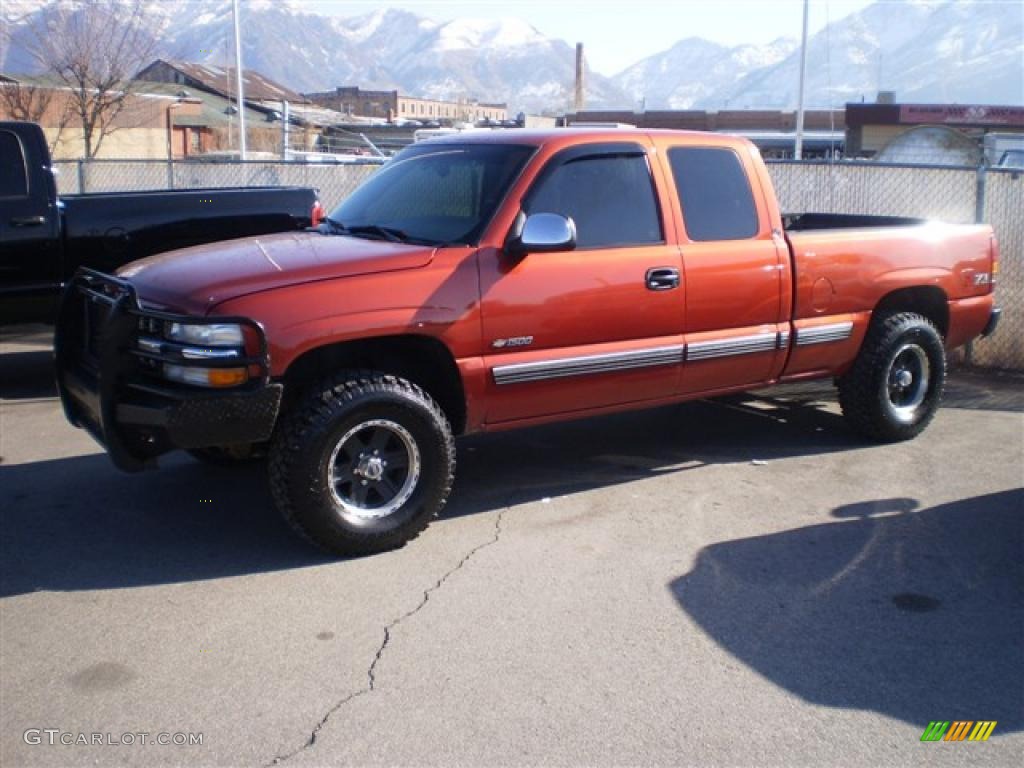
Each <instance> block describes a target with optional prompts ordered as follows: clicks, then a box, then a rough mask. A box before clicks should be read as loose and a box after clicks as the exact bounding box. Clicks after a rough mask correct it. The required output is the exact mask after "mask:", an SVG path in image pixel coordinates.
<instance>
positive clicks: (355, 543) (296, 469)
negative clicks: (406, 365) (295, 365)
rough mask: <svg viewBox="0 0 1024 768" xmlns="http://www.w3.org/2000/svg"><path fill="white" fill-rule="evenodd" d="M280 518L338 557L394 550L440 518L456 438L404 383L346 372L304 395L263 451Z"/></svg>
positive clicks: (424, 398) (436, 409)
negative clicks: (267, 462)
mask: <svg viewBox="0 0 1024 768" xmlns="http://www.w3.org/2000/svg"><path fill="white" fill-rule="evenodd" d="M269 475H270V489H271V493H272V494H273V497H274V502H275V503H276V504H277V507H278V509H279V510H280V511H281V513H282V514H283V515H284V518H285V520H287V521H288V523H289V524H291V526H292V527H293V528H294V529H296V530H297V531H298V532H299V533H300V534H301V535H303V536H305V537H306V538H307V539H309V540H310V541H312V542H313V543H314V544H316V545H317V546H319V547H321V548H322V549H325V550H327V551H329V552H332V553H334V554H338V555H366V554H372V553H375V552H383V551H385V550H389V549H395V548H396V547H400V546H402V545H403V544H405V543H406V542H407V541H410V540H411V539H413V538H415V537H416V536H417V534H419V532H420V531H422V530H423V529H424V528H426V527H427V525H428V524H429V523H430V521H431V520H432V519H433V518H434V517H435V516H436V515H437V514H438V512H440V511H441V508H442V507H443V506H444V503H445V501H446V500H447V498H448V493H449V492H450V490H451V487H452V482H453V480H454V478H455V440H454V438H453V437H452V430H451V427H450V426H449V424H448V420H447V419H446V418H445V415H444V413H443V412H442V411H441V408H440V406H438V404H437V403H436V402H434V400H433V399H432V398H431V397H430V396H429V395H427V394H426V393H425V392H424V391H423V390H422V389H420V388H419V387H417V386H416V385H415V384H412V383H411V382H409V381H406V380H405V379H401V378H398V377H396V376H390V375H386V374H382V373H376V372H346V373H343V374H341V375H339V376H337V377H335V378H333V379H330V380H328V381H326V382H323V383H321V384H319V385H317V386H315V387H313V388H312V389H311V390H309V391H308V392H307V393H306V395H305V396H304V398H303V399H302V400H301V401H300V402H297V403H296V404H295V405H294V406H293V407H292V408H291V409H290V411H289V412H288V413H286V414H285V415H284V416H283V418H282V421H281V424H280V425H279V428H278V430H277V433H276V434H275V437H274V439H273V441H272V442H271V446H270V462H269Z"/></svg>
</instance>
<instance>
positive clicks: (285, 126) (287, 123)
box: [281, 99, 305, 160]
mask: <svg viewBox="0 0 1024 768" xmlns="http://www.w3.org/2000/svg"><path fill="white" fill-rule="evenodd" d="M291 122H292V110H291V105H290V104H288V100H287V99H286V100H285V101H284V115H283V116H282V118H281V159H282V160H288V141H289V133H290V132H291ZM303 149H305V147H303Z"/></svg>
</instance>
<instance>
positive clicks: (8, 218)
mask: <svg viewBox="0 0 1024 768" xmlns="http://www.w3.org/2000/svg"><path fill="white" fill-rule="evenodd" d="M37 133H38V128H36V127H35V126H32V125H28V124H7V125H4V126H0V300H2V303H3V304H4V313H3V314H4V316H5V317H6V316H7V315H8V314H12V315H16V317H11V318H8V319H25V320H29V319H37V318H35V317H29V316H28V315H26V314H25V312H26V311H27V310H26V302H31V303H36V302H40V301H42V302H46V301H47V300H49V299H52V298H53V297H55V296H56V293H57V289H58V286H59V283H60V278H61V275H60V252H59V240H58V232H57V215H56V210H55V209H54V205H53V204H52V200H53V195H54V194H55V193H54V192H53V185H52V176H49V174H50V171H49V168H47V167H45V160H46V157H45V154H43V153H44V151H45V147H44V146H42V145H41V144H40V141H41V139H40V137H39V136H37Z"/></svg>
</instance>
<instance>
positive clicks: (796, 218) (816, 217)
mask: <svg viewBox="0 0 1024 768" xmlns="http://www.w3.org/2000/svg"><path fill="white" fill-rule="evenodd" d="M927 223H928V220H927V219H914V218H910V217H906V216H866V215H862V214H856V213H784V214H782V225H783V228H784V229H785V230H786V231H787V232H806V231H808V230H820V229H863V228H864V227H912V226H920V225H921V224H927Z"/></svg>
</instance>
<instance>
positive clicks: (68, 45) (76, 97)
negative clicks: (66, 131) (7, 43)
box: [26, 0, 157, 158]
mask: <svg viewBox="0 0 1024 768" xmlns="http://www.w3.org/2000/svg"><path fill="white" fill-rule="evenodd" d="M148 21H150V20H149V19H147V14H146V9H145V4H144V3H143V0H85V2H80V3H59V4H56V5H54V6H50V7H49V8H46V9H45V10H44V11H43V12H41V13H40V14H38V16H37V17H36V18H34V19H33V20H32V21H31V22H30V23H29V34H28V40H27V42H26V48H27V50H28V53H29V54H30V55H31V56H32V57H33V58H34V59H35V61H36V63H37V65H38V67H39V69H40V70H42V72H43V73H45V74H47V75H50V76H51V77H53V78H54V79H55V80H56V81H57V84H58V85H60V86H63V87H65V88H68V89H70V92H71V93H70V97H69V100H70V104H69V109H70V111H71V113H72V114H73V115H74V117H75V122H76V123H78V124H79V125H80V126H81V129H82V141H83V144H84V149H85V157H86V158H93V157H95V156H96V153H97V152H99V150H100V147H101V146H102V144H103V140H104V139H105V138H106V137H107V136H109V135H110V134H112V133H114V132H115V131H117V130H118V129H120V128H124V127H126V125H127V124H129V123H130V122H131V120H130V117H131V114H130V113H131V110H132V103H133V96H134V91H135V83H134V81H133V80H132V77H134V75H135V74H136V73H137V72H138V71H139V70H140V69H142V67H143V66H145V65H146V64H149V63H150V61H151V60H152V59H153V57H154V54H155V52H156V50H157V40H156V38H155V37H154V35H153V34H151V33H150V31H149V29H148V28H147V22H148Z"/></svg>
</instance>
